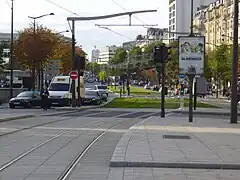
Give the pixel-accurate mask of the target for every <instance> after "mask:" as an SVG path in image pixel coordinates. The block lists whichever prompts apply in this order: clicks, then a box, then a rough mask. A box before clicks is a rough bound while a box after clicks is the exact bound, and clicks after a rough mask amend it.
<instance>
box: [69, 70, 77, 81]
mask: <svg viewBox="0 0 240 180" xmlns="http://www.w3.org/2000/svg"><path fill="white" fill-rule="evenodd" d="M69 76H70V78H71V79H72V80H76V79H77V78H78V72H77V71H71V72H70V73H69Z"/></svg>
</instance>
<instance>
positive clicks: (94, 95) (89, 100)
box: [83, 91, 102, 105]
mask: <svg viewBox="0 0 240 180" xmlns="http://www.w3.org/2000/svg"><path fill="white" fill-rule="evenodd" d="M101 102H102V100H101V96H99V94H98V92H97V91H85V94H84V98H83V104H93V105H100V104H101Z"/></svg>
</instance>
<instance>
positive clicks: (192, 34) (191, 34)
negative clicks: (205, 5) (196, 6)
mask: <svg viewBox="0 0 240 180" xmlns="http://www.w3.org/2000/svg"><path fill="white" fill-rule="evenodd" d="M190 36H194V33H193V0H191V33H190Z"/></svg>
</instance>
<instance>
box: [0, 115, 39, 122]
mask: <svg viewBox="0 0 240 180" xmlns="http://www.w3.org/2000/svg"><path fill="white" fill-rule="evenodd" d="M32 117H36V115H22V116H14V117H7V118H3V119H0V122H6V121H13V120H19V119H27V118H32Z"/></svg>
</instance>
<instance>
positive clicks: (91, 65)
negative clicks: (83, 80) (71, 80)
mask: <svg viewBox="0 0 240 180" xmlns="http://www.w3.org/2000/svg"><path fill="white" fill-rule="evenodd" d="M86 70H87V71H91V72H92V73H94V74H98V73H99V72H100V65H99V64H98V63H96V62H88V63H87V64H86Z"/></svg>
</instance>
